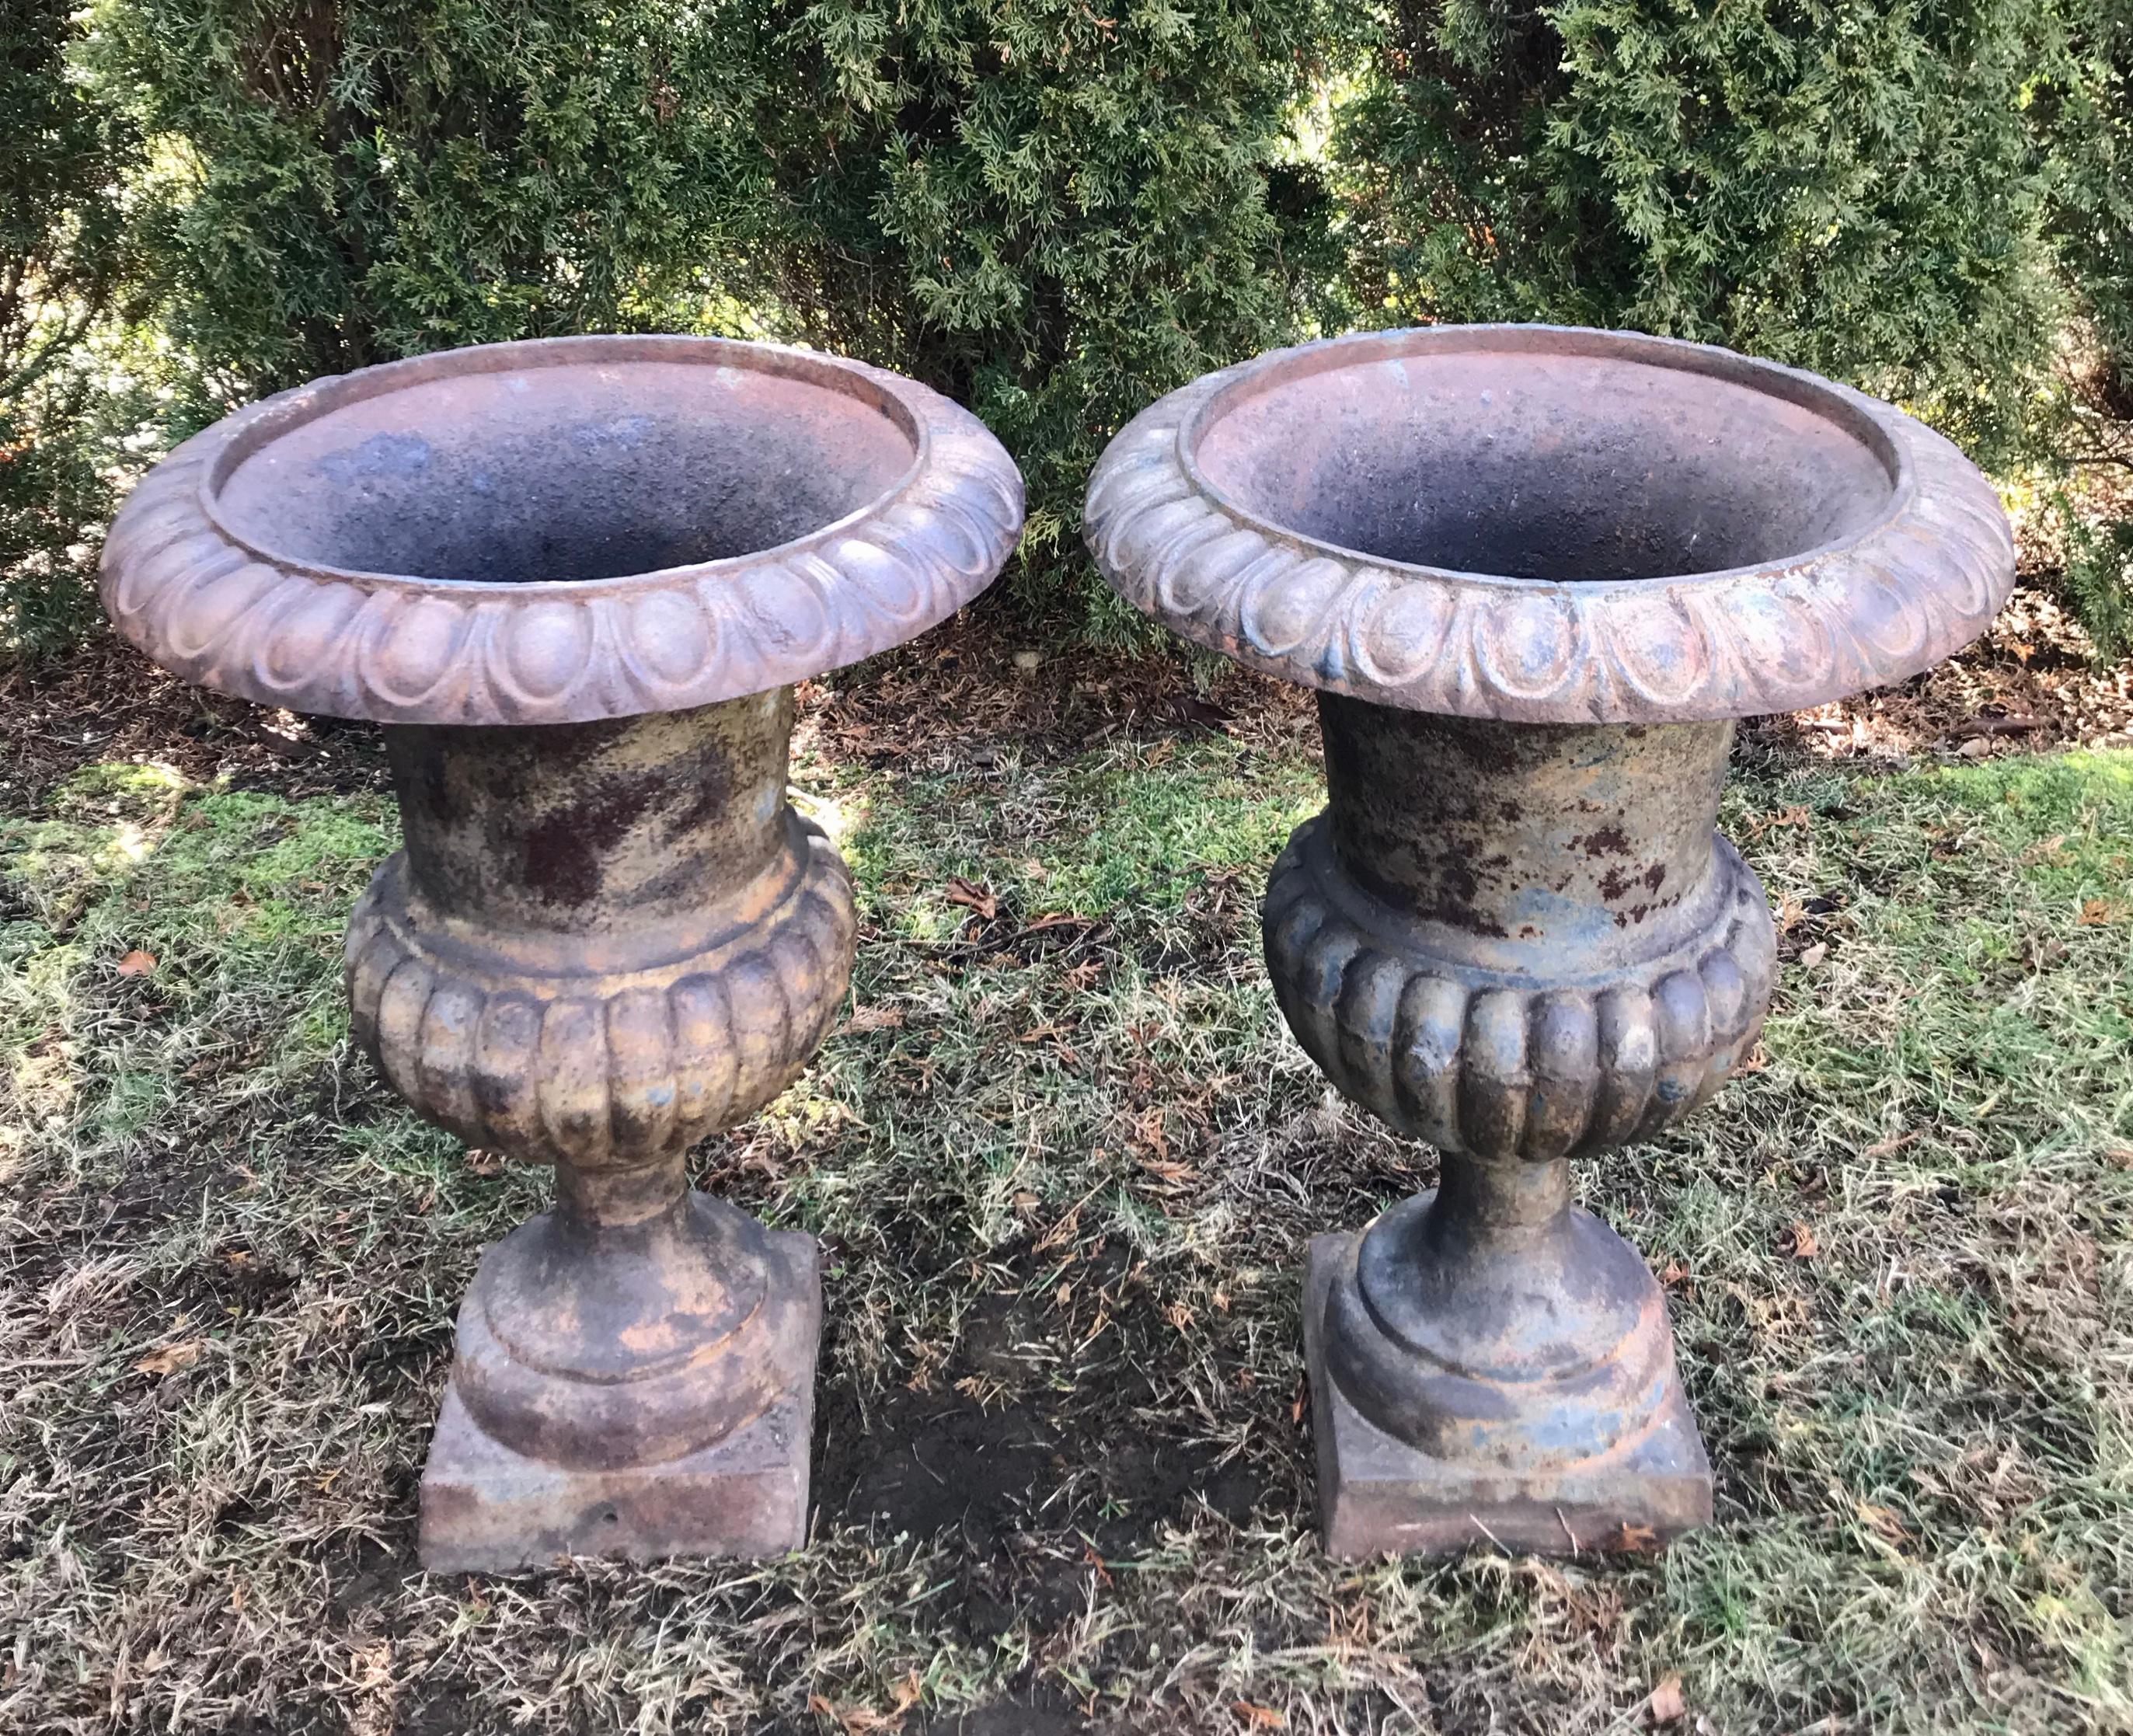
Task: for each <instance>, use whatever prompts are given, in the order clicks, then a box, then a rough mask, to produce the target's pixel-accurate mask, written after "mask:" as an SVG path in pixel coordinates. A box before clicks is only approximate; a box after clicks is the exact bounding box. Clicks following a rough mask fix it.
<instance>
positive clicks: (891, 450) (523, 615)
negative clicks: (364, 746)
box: [103, 336, 1023, 724]
mask: <svg viewBox="0 0 2133 1736" xmlns="http://www.w3.org/2000/svg"><path fill="white" fill-rule="evenodd" d="M1022 508H1023V495H1022V479H1021V477H1020V475H1019V474H1018V472H1017V470H1015V467H1014V463H1013V461H1011V460H1010V459H1009V457H1008V456H1007V454H1006V452H1005V451H1003V450H1002V448H1001V446H1000V445H999V441H995V440H994V438H993V437H992V436H991V435H990V434H989V433H988V432H986V431H985V427H984V425H983V424H982V423H980V422H979V421H978V420H977V418H976V417H973V416H972V415H970V412H967V411H965V410H964V409H961V407H958V406H956V404H953V403H950V402H949V401H948V400H947V399H946V398H942V397H941V395H940V394H939V393H935V392H932V391H929V390H928V389H927V388H925V387H923V386H921V385H919V384H917V383H915V382H914V381H911V380H908V379H900V378H899V377H898V376H897V375H895V374H887V373H884V372H883V371H882V370H881V369H876V368H869V367H866V366H864V365H863V364H859V363H856V362H849V361H844V360H840V359H836V358H835V357H830V356H822V355H816V354H811V353H809V352H806V351H802V350H784V349H779V348H777V347H775V346H773V345H763V344H747V343H739V342H734V341H731V340H725V339H720V338H682V337H657V336H645V337H583V338H547V339H542V340H535V341H532V342H528V343H522V344H496V345H484V346H480V347H478V348H474V349H469V350H444V351H441V352H439V353H438V354H434V355H426V356H418V357H416V358H415V359H412V360H410V361H404V362H392V363H388V364H386V365H384V366H383V367H378V368H366V369H363V370H362V371H361V372H359V373H356V374H344V375H339V376H336V377H334V378H330V379H321V380H315V381H314V382H312V383H311V384H310V385H307V386H301V387H299V388H296V390H295V391H293V392H286V393H282V394H281V396H279V397H277V398H268V399H267V400H266V401H265V402H264V403H259V404H257V405H254V406H253V407H251V408H250V409H248V410H244V411H242V412H238V414H237V415H235V416H232V417H228V418H227V419H226V420H224V421H222V422H217V423H216V424H215V425H214V427H211V428H209V429H207V430H206V431H205V432H202V433H200V434H197V435H195V436H193V438H192V439H190V440H189V441H186V442H185V444H184V445H183V446H180V447H179V448H178V449H177V451H175V452H173V453H172V454H171V456H169V457H168V458H166V459H165V460H164V461H163V462H162V463H161V464H159V465H156V468H155V469H154V470H152V471H150V472H149V474H148V475H147V477H146V478H145V479H144V480H142V483H141V485H139V486H138V487H137V489H134V491H133V494H132V497H131V498H130V499H128V501H127V503H126V504H125V507H124V508H123V510H122V511H121V512H120V513H119V514H118V518H117V519H116V520H115V521H114V523H113V525H112V528H111V534H110V537H109V538H108V540H107V542H105V545H104V569H103V571H104V578H103V595H104V608H105V610H107V612H108V614H109V615H110V616H111V618H112V620H113V623H114V624H116V625H117V626H118V630H119V631H120V632H121V633H123V634H124V635H125V636H126V637H127V638H128V639H131V640H132V642H133V643H134V644H136V645H138V646H139V647H140V648H141V649H142V650H143V651H145V652H147V654H148V655H149V656H150V657H151V658H154V659H155V661H156V662H157V663H161V664H162V665H163V667H164V668H167V669H170V670H171V671H173V672H174V673H176V674H179V675H181V676H183V677H184V678H185V679H186V680H188V681H191V682H197V683H198V684H199V685H200V686H202V687H214V688H216V689H218V690H219V691H221V692H226V693H234V694H237V695H238V696H239V697H243V698H246V699H253V700H257V701H258V702H260V703H262V704H263V705H272V706H286V708H288V709H289V710H291V711H315V712H323V713H325V714H327V715H329V716H339V717H367V718H373V719H375V720H377V721H380V722H386V723H402V722H404V723H427V724H447V723H459V724H492V723H577V722H585V721H590V720H592V719H595V718H603V717H627V716H635V715H637V714H638V713H641V712H646V711H676V710H681V709H684V708H686V707H688V706H700V705H708V704H710V703H712V702H715V701H719V700H723V699H736V698H739V697H742V696H744V695H745V694H749V693H759V692H763V691H765V690H766V689H768V688H771V687H782V686H786V685H787V684H789V683H791V682H796V681H800V680H804V679H805V678H807V677H809V676H812V675H819V674H821V673H823V672H824V671H826V670H828V669H833V668H839V667H840V666H841V665H843V664H845V663H856V662H858V661H859V659H860V658H865V657H870V656H872V655H874V653H877V652H880V651H884V650H887V649H889V648H890V647H891V646H893V645H898V644H902V643H903V641H904V640H906V639H910V638H911V637H912V636H913V635H914V634H918V633H921V632H922V631H924V630H925V629H927V628H928V627H930V626H932V625H933V624H935V623H936V622H938V621H940V620H945V619H946V617H947V616H948V615H951V614H953V613H954V612H955V611H956V610H957V609H959V608H961V606H962V605H964V604H965V603H967V602H969V601H970V600H971V598H973V597H974V596H976V595H977V594H978V593H979V592H980V591H983V590H984V589H985V586H987V585H989V583H991V582H992V579H993V576H994V574H996V573H997V572H998V571H999V568H1000V566H1001V564H1002V563H1003V562H1004V561H1005V560H1006V558H1007V557H1008V555H1009V553H1010V552H1012V551H1013V549H1014V544H1015V540H1016V538H1018V536H1019V535H1020V533H1021V528H1022Z"/></svg>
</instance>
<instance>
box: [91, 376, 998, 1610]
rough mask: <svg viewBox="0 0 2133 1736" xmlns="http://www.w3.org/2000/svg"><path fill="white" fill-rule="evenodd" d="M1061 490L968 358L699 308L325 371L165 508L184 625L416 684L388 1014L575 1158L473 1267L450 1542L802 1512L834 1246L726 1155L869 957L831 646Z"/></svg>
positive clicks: (994, 548) (857, 637)
mask: <svg viewBox="0 0 2133 1736" xmlns="http://www.w3.org/2000/svg"><path fill="white" fill-rule="evenodd" d="M1021 519H1022V488H1021V480H1020V478H1019V477H1018V475H1017V474H1016V472H1015V470H1014V465H1013V464H1012V462H1011V461H1009V458H1008V456H1007V455H1006V453H1005V452H1004V451H1002V450H1001V448H1000V447H999V444H998V443H997V442H996V441H994V440H993V438H992V436H990V435H989V434H988V433H986V432H985V430H984V428H983V427H981V426H980V424H979V423H978V422H976V421H975V419H974V418H972V417H970V416H969V415H967V414H966V413H965V412H963V411H961V410H960V409H958V408H956V407H955V406H954V405H952V404H951V403H948V402H947V401H946V399H943V398H939V397H938V396H936V394H935V393H931V392H929V391H927V390H926V389H925V388H922V387H919V386H917V385H915V384H913V383H912V382H910V381H908V380H903V379H897V378H896V377H895V376H893V375H891V374H884V373H881V372H880V371H879V370H878V369H870V368H865V367H861V366H859V365H858V364H853V363H849V362H843V361H839V360H836V359H833V358H828V357H822V356H815V355H810V354H803V353H801V352H798V351H793V350H777V349H773V348H770V347H768V346H764V345H749V344H736V343H729V342H725V341H724V340H712V339H681V338H583V339H567V340H552V341H548V342H542V343H534V344H515V345H496V346H494V347H492V348H488V349H477V350H459V351H448V352H445V353H443V354H438V355H434V356H426V357H422V358H420V359H416V360H414V361H411V362H404V363H396V364H391V365H389V366H387V367H383V368H377V369H368V370H365V371H364V372H363V373H360V374H350V375H348V376H346V377H345V378H343V379H330V380H323V381H320V382H317V383H314V384H313V385H311V386H308V387H305V388H302V389H301V390H300V391H297V392H294V393H286V394H284V395H283V396H282V397H281V398H275V399H272V400H270V401H268V402H267V403H264V404H262V405H260V406H258V407H256V408H254V409H252V410H249V411H247V412H243V413H242V414H240V415H238V416H235V417H231V418H230V419H229V420H228V421H227V422H222V423H219V424H218V425H217V426H216V427H214V428H211V429H209V430H208V431H207V432H205V434H202V435H200V436H197V437H196V438H195V439H194V440H193V441H189V442H188V443H187V444H186V445H185V446H183V447H181V449H180V451H178V452H177V453H176V454H175V455H173V456H172V457H171V458H170V459H169V460H167V461H166V462H165V463H164V464H162V465H159V466H158V467H157V468H156V470H154V471H153V472H152V473H151V474H150V475H149V477H148V478H147V480H145V481H144V482H143V483H142V485H141V486H140V488H139V489H137V491H136V493H135V494H134V496H133V498H132V499H131V500H130V501H128V504H127V506H126V508H125V509H124V510H123V512H122V513H121V514H120V515H119V518H118V523H117V524H116V525H115V526H114V528H113V533H112V536H111V538H110V540H109V542H108V545H107V548H106V553H105V558H104V600H105V604H106V606H107V607H108V609H109V610H110V612H111V614H112V615H113V620H115V621H117V622H118V625H119V627H120V629H121V630H122V631H123V632H125V633H126V634H128V637H130V638H131V639H133V641H134V642H135V643H136V644H139V645H140V646H141V647H142V649H145V650H146V651H147V652H148V653H149V654H150V655H151V656H152V657H154V658H156V659H157V660H158V661H159V662H161V663H164V664H166V666H167V667H169V668H172V669H174V670H176V672H177V673H180V674H181V675H184V676H185V677H187V678H190V679H191V680H194V681H197V682H201V683H203V684H204V685H208V686H212V687H219V688H222V689H224V691H227V692H234V693H238V694H241V695H243V696H245V697H249V698H253V699H257V700H260V701H262V702H267V703H270V704H274V705H281V706H291V707H294V708H296V709H299V710H305V711H325V712H330V713H335V714H338V715H341V716H354V717H367V718H373V719H377V720H378V721H383V722H384V723H386V724H388V726H391V727H389V728H388V731H387V743H388V749H389V752H390V757H391V762H392V775H393V782H394V787H395V790H396V793H397V796H398V798H399V803H400V810H401V818H402V826H403V829H404V831H405V833H406V848H405V849H404V850H403V851H401V852H399V853H398V854H397V855H395V856H393V857H392V859H391V860H390V861H388V862H386V863H385V865H384V866H383V867H382V868H380V869H379V870H378V875H377V876H376V878H375V880H373V883H372V885H371V887H370V890H368V892H367V893H366V894H365V895H364V898H363V899H361V901H360V902H359V904H358V905H357V907H356V910H355V913H354V917H353V919H351V922H350V923H349V936H348V952H347V979H348V991H349V1005H350V1009H351V1011H352V1014H353V1020H354V1034H355V1037H356V1040H357V1042H358V1043H359V1044H360V1045H361V1046H362V1047H363V1048H364V1049H365V1050H366V1051H367V1052H368V1054H370V1055H371V1057H372V1058H373V1059H374V1060H375V1061H376V1063H378V1067H379V1068H381V1070H382V1071H383V1073H384V1074H385V1076H386V1078H388V1080H390V1081H391V1083H392V1085H393V1087H394V1088H395V1089H396V1090H397V1091H398V1092H399V1093H400V1094H401V1095H402V1097H405V1098H406V1099H407V1102H409V1103H410V1104H412V1106H413V1107H415V1108H416V1109H417V1110H418V1111H420V1112H421V1113H423V1114H424V1115H426V1116H430V1117H431V1118H432V1119H434V1120H436V1121H440V1122H441V1123H442V1124H443V1125H444V1126H447V1127H449V1128H450V1129H451V1130H452V1131H455V1132H456V1133H458V1134H459V1135H460V1136H462V1137H463V1138H465V1139H466V1140H469V1141H470V1142H473V1143H475V1144H479V1145H484V1146H489V1147H492V1148H494V1149H497V1150H502V1151H503V1152H505V1153H507V1154H508V1155H512V1156H514V1157H518V1158H522V1159H527V1160H534V1161H539V1162H545V1163H550V1164H552V1165H555V1166H556V1181H557V1188H556V1206H555V1209H554V1210H553V1211H551V1212H550V1213H546V1214H545V1215H544V1216H542V1217H540V1218H535V1219H534V1220H533V1221H532V1222H530V1223H527V1224H525V1225H523V1226H522V1227H520V1228H519V1229H518V1230H516V1231H515V1232H513V1233H512V1234H511V1235H509V1236H508V1237H505V1238H504V1239H503V1241H502V1242H499V1243H498V1245H497V1246H496V1247H494V1248H492V1249H490V1250H489V1252H488V1254H487V1255H486V1256H485V1257H484V1260H483V1261H482V1263H481V1266H480V1268H479V1271H478V1272H477V1274H476V1275H475V1278H474V1285H473V1286H472V1288H471V1289H470V1290H469V1293H468V1295H467V1297H466V1300H465V1304H464V1305H463V1307H462V1308H461V1309H460V1319H459V1336H458V1353H457V1356H456V1357H455V1362H454V1365H453V1370H452V1375H451V1382H450V1389H449V1391H448V1394H447V1398H446V1402H445V1411H444V1415H443V1417H442V1419H441V1422H440V1426H439V1430H438V1435H437V1438H436V1441H435V1443H434V1444H433V1447H432V1451H431V1460H430V1464H429V1465H428V1467H427V1468H426V1472H425V1475H424V1479H423V1495H422V1526H421V1553H422V1557H423V1560H425V1561H426V1562H427V1563H428V1564H429V1565H431V1566H433V1567H439V1568H453V1569H458V1568H469V1569H491V1570H509V1569H512V1568H515V1567H521V1566H530V1565H540V1564H542V1562H544V1561H546V1560H548V1559H550V1558H551V1557H552V1556H553V1555H555V1554H556V1553H558V1552H595V1553H602V1554H618V1555H628V1556H631V1557H635V1558H640V1559H641V1558H645V1557H649V1556H655V1555H672V1554H676V1553H684V1554H729V1553H734V1554H744V1555H754V1554H761V1553H764V1552H767V1551H772V1550H779V1549H785V1548H791V1547H794V1546H797V1545H798V1544H799V1543H800V1542H801V1541H802V1538H803V1537H804V1535H805V1527H806V1489H807V1451H808V1439H807V1431H808V1425H809V1420H810V1418H811V1415H812V1398H811V1381H812V1379H813V1372H814V1366H815V1355H816V1343H817V1339H818V1336H819V1333H820V1325H821V1290H820V1279H819V1275H818V1270H817V1266H818V1262H817V1261H816V1256H815V1252H814V1250H813V1247H812V1244H811V1242H808V1241H807V1238H806V1237H798V1236H795V1235H792V1234H791V1233H787V1234H783V1235H772V1234H770V1233H769V1232H766V1231H765V1230H764V1228H763V1226H762V1225H761V1224H759V1223H758V1222H755V1220H754V1219H753V1218H749V1217H748V1216H747V1215H746V1214H745V1213H741V1212H739V1211H736V1210H735V1209H734V1208H732V1207H730V1206H727V1205H725V1204H722V1203H720V1202H718V1201H715V1200H713V1199H710V1198H706V1197H705V1196H704V1195H703V1194H697V1193H695V1192H693V1191H691V1189H690V1188H689V1186H688V1179H687V1174H686V1161H685V1160H686V1153H687V1151H688V1150H689V1148H690V1147H691V1145H693V1144H694V1143H695V1142H696V1141H697V1140H701V1139H702V1138H703V1137H704V1136H706V1135H709V1134H711V1133H714V1132H716V1131H719V1130H720V1129H722V1128H726V1127H730V1126H734V1125H736V1124H737V1123H739V1122H740V1121H744V1120H745V1119H746V1118H747V1117H748V1116H750V1115H752V1114H754V1112H755V1111H756V1110H757V1109H758V1108H760V1107H762V1106H763V1104H764V1103H766V1102H768V1101H769V1100H770V1099H771V1098H772V1097H774V1096H776V1095H777V1094H778V1092H780V1091H782V1089H783V1088H784V1087H786V1086H787V1084H789V1083H791V1082H792V1079H793V1078H796V1077H797V1075H798V1073H800V1071H801V1069H802V1068H803V1067H804V1066H805V1065H806V1062H807V1060H808V1058H809V1057H810V1056H811V1054H813V1053H814V1050H815V1049H816V1045H817V1044H819V1043H820V1042H821V1039H822V1037H823V1035H824V1034H825V1032H826V1030H828V1028H829V1025H830V1024H831V1020H833V1019H834V1017H835V1011H836V1008H837V1006H838V1005H839V1003H840V1001H841V1000H842V998H843V996H844V994H845V988H846V985H847V982H848V980H849V978H850V970H851V963H852V952H853V945H854V936H855V923H854V916H853V907H852V895H851V887H850V880H849V879H848V877H847V875H846V874H845V867H844V864H843V862H842V861H840V859H839V857H838V856H837V853H836V851H835V849H834V848H833V847H832V846H831V844H830V842H829V841H828V840H827V839H826V837H823V835H822V834H821V832H819V831H818V830H817V829H816V827H812V826H811V825H809V824H808V823H807V822H805V821H804V820H802V819H801V818H800V817H798V816H797V815H796V814H795V813H793V812H792V808H791V807H790V805H789V804H788V803H787V799H786V775H787V743H788V737H789V735H790V732H791V728H792V691H791V687H790V685H789V684H790V683H791V682H793V681H795V680H797V679H800V678H804V677H807V676H812V675H816V674H820V673H823V672H825V671H826V670H828V669H831V668H835V667H836V666H838V665H840V664H841V663H849V662H851V661H854V660H855V659H857V658H862V657H865V656H868V655H870V654H872V653H875V652H878V651H880V650H883V649H887V648H888V647H889V646H891V645H893V644H898V643H899V642H900V641H902V640H903V639H908V638H909V637H911V636H912V634H916V633H917V632H919V631H921V630H922V629H924V628H926V627H927V626H930V625H932V624H933V623H934V622H936V621H937V620H940V619H941V617H943V616H944V615H946V614H948V613H949V612H950V611H951V610H954V609H955V608H956V607H957V606H958V605H961V603H963V602H965V601H967V600H969V599H970V597H971V596H974V595H975V593H976V592H977V591H980V590H982V589H983V588H984V586H985V585H986V584H988V583H989V582H990V581H991V580H992V578H993V576H994V574H995V573H996V572H997V571H999V567H1000V566H1001V564H1002V563H1003V562H1004V560H1005V559H1006V557H1007V555H1008V553H1009V551H1010V550H1011V549H1012V547H1013V546H1014V541H1015V538H1016V537H1017V535H1018V533H1019V530H1020V527H1021Z"/></svg>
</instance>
